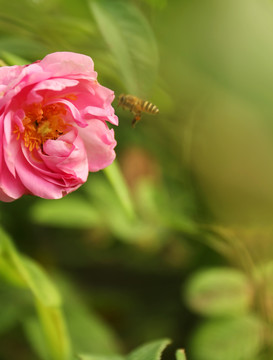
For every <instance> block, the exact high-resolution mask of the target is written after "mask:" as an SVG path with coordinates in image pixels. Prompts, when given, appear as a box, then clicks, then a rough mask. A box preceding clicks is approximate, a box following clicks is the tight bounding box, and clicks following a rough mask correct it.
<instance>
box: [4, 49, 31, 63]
mask: <svg viewBox="0 0 273 360" xmlns="http://www.w3.org/2000/svg"><path fill="white" fill-rule="evenodd" d="M1 57H2V59H3V60H4V61H5V62H6V63H7V64H8V65H26V64H29V63H30V61H29V60H26V59H23V58H21V57H20V56H18V55H15V54H13V53H10V52H8V51H1Z"/></svg>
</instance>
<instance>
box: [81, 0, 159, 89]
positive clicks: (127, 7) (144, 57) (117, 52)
mask: <svg viewBox="0 0 273 360" xmlns="http://www.w3.org/2000/svg"><path fill="white" fill-rule="evenodd" d="M88 3H89V7H90V10H91V11H92V13H93V15H94V17H95V20H96V21H97V24H98V26H99V28H100V31H101V33H102V35H103V37H104V39H105V41H106V43H107V45H108V47H109V49H110V50H111V52H112V54H113V56H114V58H115V59H116V63H117V67H118V71H119V73H120V77H121V78H122V79H123V82H124V86H125V88H126V91H127V92H129V93H132V94H135V95H143V94H144V95H146V94H147V93H148V92H149V89H150V88H151V87H152V86H153V83H154V80H155V76H156V73H157V67H158V52H157V46H156V42H155V38H154V35H153V32H152V31H151V28H150V26H149V24H148V22H147V21H146V19H145V18H144V17H143V15H142V13H141V12H140V11H139V10H138V9H137V8H136V7H135V6H134V5H133V4H132V3H131V2H129V1H120V0H116V1H112V0H110V1H109V0H100V1H96V0H89V1H88Z"/></svg>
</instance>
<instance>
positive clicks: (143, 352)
mask: <svg viewBox="0 0 273 360" xmlns="http://www.w3.org/2000/svg"><path fill="white" fill-rule="evenodd" d="M169 344H170V340H169V339H162V340H157V341H154V342H151V343H148V344H145V345H142V346H140V347H138V348H137V349H136V350H134V351H133V352H131V353H130V354H129V355H128V356H127V357H126V360H160V358H161V354H162V352H163V350H164V349H165V348H166V346H167V345H169Z"/></svg>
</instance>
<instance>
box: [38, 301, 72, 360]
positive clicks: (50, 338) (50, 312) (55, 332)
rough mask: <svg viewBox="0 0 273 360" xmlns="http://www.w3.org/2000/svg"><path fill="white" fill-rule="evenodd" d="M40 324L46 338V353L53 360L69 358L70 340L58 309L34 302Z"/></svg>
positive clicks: (66, 359) (60, 311) (67, 359)
mask: <svg viewBox="0 0 273 360" xmlns="http://www.w3.org/2000/svg"><path fill="white" fill-rule="evenodd" d="M36 307H37V310H38V314H39V316H40V322H41V325H42V328H43V331H44V334H45V336H46V340H47V344H48V353H49V355H50V357H52V359H53V360H69V359H70V358H71V348H70V339H69V336H68V333H67V328H66V324H65V321H64V317H63V314H62V310H61V309H60V307H55V306H45V305H44V304H43V303H41V302H40V301H37V302H36Z"/></svg>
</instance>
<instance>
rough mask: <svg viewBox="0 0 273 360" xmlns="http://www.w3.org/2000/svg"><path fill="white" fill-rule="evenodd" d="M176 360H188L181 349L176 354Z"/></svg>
mask: <svg viewBox="0 0 273 360" xmlns="http://www.w3.org/2000/svg"><path fill="white" fill-rule="evenodd" d="M175 356H176V360H187V359H186V354H185V350H182V349H179V350H177V351H176V353H175Z"/></svg>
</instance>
